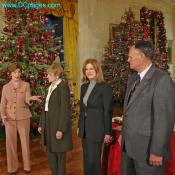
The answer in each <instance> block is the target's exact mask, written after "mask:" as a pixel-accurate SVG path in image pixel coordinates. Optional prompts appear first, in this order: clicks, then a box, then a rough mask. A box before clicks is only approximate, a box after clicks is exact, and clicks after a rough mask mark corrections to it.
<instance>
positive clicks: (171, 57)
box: [167, 40, 173, 64]
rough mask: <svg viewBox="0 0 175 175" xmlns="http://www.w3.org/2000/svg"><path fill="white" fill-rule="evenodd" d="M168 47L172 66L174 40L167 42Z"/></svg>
mask: <svg viewBox="0 0 175 175" xmlns="http://www.w3.org/2000/svg"><path fill="white" fill-rule="evenodd" d="M167 45H168V60H169V61H168V62H169V63H170V64H172V63H173V52H172V49H173V40H167Z"/></svg>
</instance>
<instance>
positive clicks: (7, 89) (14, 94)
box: [1, 63, 41, 175]
mask: <svg viewBox="0 0 175 175" xmlns="http://www.w3.org/2000/svg"><path fill="white" fill-rule="evenodd" d="M9 71H10V72H11V80H10V82H9V83H7V84H5V85H4V86H3V89H2V97H1V117H2V122H3V124H4V125H5V133H6V152H7V169H8V172H9V174H13V175H14V174H16V172H17V171H18V167H19V165H18V155H17V132H18V134H19V138H20V141H21V148H22V157H23V165H24V171H25V172H26V173H30V171H31V167H30V151H29V131H30V117H31V112H30V110H29V105H30V101H31V100H34V101H39V102H40V101H41V100H40V99H39V98H40V97H39V96H31V93H30V85H29V83H27V82H24V81H22V80H21V78H20V76H21V66H20V65H19V64H18V63H11V64H10V66H9Z"/></svg>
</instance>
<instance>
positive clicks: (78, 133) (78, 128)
mask: <svg viewBox="0 0 175 175" xmlns="http://www.w3.org/2000/svg"><path fill="white" fill-rule="evenodd" d="M79 130H80V129H79V128H77V136H78V135H79Z"/></svg>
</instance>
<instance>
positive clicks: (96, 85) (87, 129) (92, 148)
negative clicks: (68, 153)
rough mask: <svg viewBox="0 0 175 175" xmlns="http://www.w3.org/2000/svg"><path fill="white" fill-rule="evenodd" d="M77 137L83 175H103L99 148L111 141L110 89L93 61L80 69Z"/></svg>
mask: <svg viewBox="0 0 175 175" xmlns="http://www.w3.org/2000/svg"><path fill="white" fill-rule="evenodd" d="M82 81H83V84H82V86H81V95H80V117H79V121H78V130H77V132H78V135H79V136H80V137H81V138H82V147H83V156H84V175H102V169H101V162H100V160H101V159H100V158H101V148H102V144H103V142H104V143H109V142H110V141H111V136H110V135H111V124H112V89H111V88H110V86H109V85H108V84H107V83H105V82H104V78H103V74H102V70H101V66H100V65H99V63H98V62H97V60H96V59H87V60H86V61H85V63H84V65H83V79H82Z"/></svg>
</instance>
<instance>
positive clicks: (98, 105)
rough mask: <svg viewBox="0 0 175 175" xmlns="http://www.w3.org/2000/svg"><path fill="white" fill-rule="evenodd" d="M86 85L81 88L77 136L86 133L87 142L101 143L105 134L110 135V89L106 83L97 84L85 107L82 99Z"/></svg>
mask: <svg viewBox="0 0 175 175" xmlns="http://www.w3.org/2000/svg"><path fill="white" fill-rule="evenodd" d="M88 85H89V83H85V84H83V85H82V86H81V95H80V117H79V121H78V127H79V136H80V137H83V136H84V132H86V139H87V140H88V141H94V142H101V141H103V139H104V135H105V134H109V135H110V134H111V123H112V89H111V87H110V86H109V85H108V84H106V83H97V84H96V85H95V87H94V88H93V90H92V92H91V94H90V96H89V98H88V101H87V107H86V106H85V105H84V103H83V97H84V95H85V93H86V91H87V88H88ZM85 115H86V116H85Z"/></svg>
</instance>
